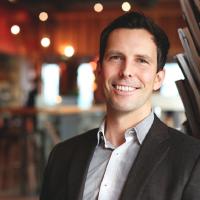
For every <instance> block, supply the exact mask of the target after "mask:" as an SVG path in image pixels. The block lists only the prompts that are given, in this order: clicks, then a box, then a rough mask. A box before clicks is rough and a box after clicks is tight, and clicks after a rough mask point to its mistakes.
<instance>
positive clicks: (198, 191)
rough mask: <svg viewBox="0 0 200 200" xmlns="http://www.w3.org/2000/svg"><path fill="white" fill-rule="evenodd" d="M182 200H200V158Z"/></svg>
mask: <svg viewBox="0 0 200 200" xmlns="http://www.w3.org/2000/svg"><path fill="white" fill-rule="evenodd" d="M182 200H200V156H199V158H198V160H197V162H196V164H195V166H194V168H193V170H192V173H191V176H190V179H189V181H188V183H187V185H186V187H185V189H184V191H183V197H182Z"/></svg>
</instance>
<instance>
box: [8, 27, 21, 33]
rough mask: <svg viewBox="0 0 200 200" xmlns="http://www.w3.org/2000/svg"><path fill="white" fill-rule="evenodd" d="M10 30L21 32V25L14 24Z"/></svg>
mask: <svg viewBox="0 0 200 200" xmlns="http://www.w3.org/2000/svg"><path fill="white" fill-rule="evenodd" d="M10 31H11V33H12V34H14V35H17V34H19V32H20V27H19V26H18V25H13V26H12V27H11V28H10Z"/></svg>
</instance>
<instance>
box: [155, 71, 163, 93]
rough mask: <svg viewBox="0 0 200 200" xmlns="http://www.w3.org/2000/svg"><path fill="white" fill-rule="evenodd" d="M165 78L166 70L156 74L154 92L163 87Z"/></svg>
mask: <svg viewBox="0 0 200 200" xmlns="http://www.w3.org/2000/svg"><path fill="white" fill-rule="evenodd" d="M164 78H165V70H164V69H162V70H160V71H158V72H157V73H156V77H155V80H154V86H153V90H158V89H160V87H161V86H162V83H163V81H164Z"/></svg>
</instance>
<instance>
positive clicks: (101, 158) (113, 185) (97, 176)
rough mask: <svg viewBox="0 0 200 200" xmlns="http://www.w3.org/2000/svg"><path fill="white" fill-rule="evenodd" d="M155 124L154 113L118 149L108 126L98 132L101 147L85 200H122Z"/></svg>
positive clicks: (93, 159)
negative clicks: (143, 143)
mask: <svg viewBox="0 0 200 200" xmlns="http://www.w3.org/2000/svg"><path fill="white" fill-rule="evenodd" d="M153 120H154V114H153V113H151V114H150V115H149V116H148V117H146V118H145V119H144V120H143V121H142V122H140V123H139V124H138V125H137V126H136V127H133V128H130V129H128V130H126V132H125V134H124V135H125V142H124V143H123V144H121V145H120V146H118V147H116V148H115V147H114V146H113V145H112V144H111V143H110V142H109V141H108V140H107V139H106V137H105V134H104V132H105V131H104V129H105V122H103V123H102V125H101V126H100V128H99V131H98V135H97V137H98V144H97V146H96V149H95V151H94V154H93V158H92V160H91V162H90V166H89V169H88V173H87V178H86V182H85V188H84V193H83V200H96V199H98V200H117V199H119V197H120V195H121V192H122V189H123V187H124V184H125V181H126V179H127V176H128V173H129V171H130V168H131V167H132V165H133V162H134V160H135V158H136V156H137V154H138V151H139V149H140V146H141V144H142V142H143V140H144V138H145V136H146V134H147V133H148V131H149V129H150V127H151V125H152V123H153Z"/></svg>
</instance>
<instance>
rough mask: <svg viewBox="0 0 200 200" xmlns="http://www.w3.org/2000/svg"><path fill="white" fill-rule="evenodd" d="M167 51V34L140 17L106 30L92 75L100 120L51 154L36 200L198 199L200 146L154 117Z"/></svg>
mask: <svg viewBox="0 0 200 200" xmlns="http://www.w3.org/2000/svg"><path fill="white" fill-rule="evenodd" d="M168 49H169V42H168V38H167V36H166V34H165V33H164V32H163V31H162V30H161V29H160V28H159V27H158V26H157V25H156V24H154V22H152V21H151V20H150V19H149V18H147V17H145V16H144V15H142V14H140V13H137V12H130V13H127V14H125V15H123V16H121V17H119V18H117V19H116V20H114V21H113V22H112V23H111V24H109V25H108V26H107V27H106V28H105V29H104V31H103V32H102V34H101V38H100V57H99V62H98V69H97V75H98V81H99V82H100V83H101V86H102V88H103V90H104V95H105V99H106V106H107V113H106V116H105V120H104V122H103V123H102V124H101V126H100V128H98V129H94V130H90V131H88V132H87V133H84V134H82V135H80V136H76V137H74V138H72V139H69V140H67V141H64V142H62V143H60V144H58V145H57V146H56V147H55V148H54V149H53V151H52V152H51V155H50V158H49V161H48V165H47V168H46V171H45V175H44V182H43V186H42V190H41V197H40V199H41V200H61V199H62V200H64V199H65V200H66V199H67V200H76V199H83V200H95V199H99V200H118V199H120V200H121V199H123V200H133V199H134V200H199V199H200V142H199V141H197V140H195V139H194V138H191V137H189V136H186V135H184V134H182V133H180V132H178V131H176V130H174V129H171V128H169V127H167V126H166V125H165V124H164V123H163V122H161V121H160V120H159V119H158V118H157V117H156V116H155V115H154V114H153V112H152V106H151V96H152V92H153V91H154V90H157V89H159V88H160V87H161V84H162V82H163V79H164V75H165V72H164V70H163V66H164V64H165V61H166V57H167V52H168Z"/></svg>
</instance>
